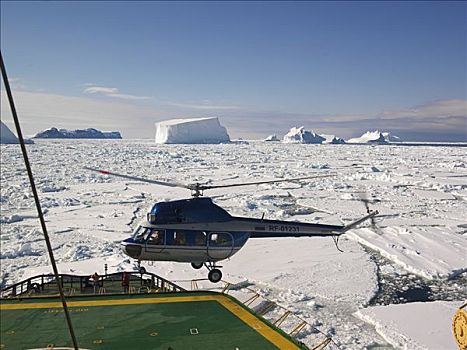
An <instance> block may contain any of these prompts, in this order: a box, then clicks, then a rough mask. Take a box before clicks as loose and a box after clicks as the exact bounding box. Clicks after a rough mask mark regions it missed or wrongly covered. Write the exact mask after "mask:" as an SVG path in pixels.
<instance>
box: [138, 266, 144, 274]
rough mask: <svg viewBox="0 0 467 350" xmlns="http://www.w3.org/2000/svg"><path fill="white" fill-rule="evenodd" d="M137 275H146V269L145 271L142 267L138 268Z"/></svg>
mask: <svg viewBox="0 0 467 350" xmlns="http://www.w3.org/2000/svg"><path fill="white" fill-rule="evenodd" d="M139 273H140V274H142V275H144V274H145V273H146V269H145V268H144V267H143V266H141V267H140V268H139Z"/></svg>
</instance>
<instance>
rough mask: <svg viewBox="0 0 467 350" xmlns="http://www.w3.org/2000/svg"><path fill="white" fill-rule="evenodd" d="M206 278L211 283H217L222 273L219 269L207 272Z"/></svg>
mask: <svg viewBox="0 0 467 350" xmlns="http://www.w3.org/2000/svg"><path fill="white" fill-rule="evenodd" d="M208 278H209V280H210V281H211V282H212V283H217V282H219V281H220V280H221V279H222V272H221V270H219V269H212V270H211V271H209V274H208Z"/></svg>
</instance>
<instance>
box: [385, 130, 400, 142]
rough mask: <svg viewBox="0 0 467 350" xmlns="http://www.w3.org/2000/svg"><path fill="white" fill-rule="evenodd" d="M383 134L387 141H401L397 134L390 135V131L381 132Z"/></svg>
mask: <svg viewBox="0 0 467 350" xmlns="http://www.w3.org/2000/svg"><path fill="white" fill-rule="evenodd" d="M383 136H384V139H385V140H386V141H387V142H402V139H401V138H400V137H399V136H396V135H392V134H391V133H390V132H383Z"/></svg>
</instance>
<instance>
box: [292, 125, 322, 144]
mask: <svg viewBox="0 0 467 350" xmlns="http://www.w3.org/2000/svg"><path fill="white" fill-rule="evenodd" d="M324 140H326V139H325V138H324V137H322V136H321V135H318V134H316V133H315V132H313V131H308V130H305V128H304V127H303V126H302V127H300V128H292V129H290V131H289V132H288V133H287V134H286V135H285V136H284V139H283V142H285V143H323V141H324Z"/></svg>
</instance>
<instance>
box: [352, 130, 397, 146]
mask: <svg viewBox="0 0 467 350" xmlns="http://www.w3.org/2000/svg"><path fill="white" fill-rule="evenodd" d="M388 142H389V141H387V140H386V138H385V137H384V134H383V133H382V132H380V131H379V130H375V131H367V132H366V133H364V134H363V135H362V136H360V137H355V138H353V139H350V140H347V143H374V144H386V143H388Z"/></svg>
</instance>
